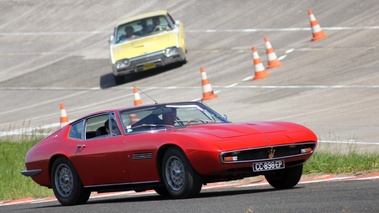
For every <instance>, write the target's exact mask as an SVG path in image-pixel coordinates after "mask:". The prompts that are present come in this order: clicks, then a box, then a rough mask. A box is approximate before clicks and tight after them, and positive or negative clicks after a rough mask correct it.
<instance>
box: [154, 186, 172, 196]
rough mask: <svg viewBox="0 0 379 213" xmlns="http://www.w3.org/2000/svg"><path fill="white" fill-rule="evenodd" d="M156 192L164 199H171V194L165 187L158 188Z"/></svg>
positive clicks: (155, 189)
mask: <svg viewBox="0 0 379 213" xmlns="http://www.w3.org/2000/svg"><path fill="white" fill-rule="evenodd" d="M154 191H155V192H156V193H157V194H159V195H160V196H162V197H170V194H169V193H168V191H167V189H166V187H165V186H159V187H156V188H154Z"/></svg>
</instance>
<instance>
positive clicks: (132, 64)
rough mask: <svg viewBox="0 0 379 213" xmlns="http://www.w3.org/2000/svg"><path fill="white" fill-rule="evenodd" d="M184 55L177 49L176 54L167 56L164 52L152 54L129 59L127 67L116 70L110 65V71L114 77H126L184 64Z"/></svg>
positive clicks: (115, 67)
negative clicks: (174, 64)
mask: <svg viewBox="0 0 379 213" xmlns="http://www.w3.org/2000/svg"><path fill="white" fill-rule="evenodd" d="M185 60H186V55H185V53H184V51H183V50H182V48H178V52H177V54H173V55H170V56H167V55H166V54H165V50H160V51H157V52H154V53H150V54H145V55H142V56H138V57H135V58H131V59H129V66H128V67H125V68H118V67H117V66H116V64H115V63H114V64H112V71H113V74H114V75H115V76H121V75H127V74H130V73H136V72H142V71H146V70H150V69H153V68H157V67H163V66H166V65H169V64H173V63H177V62H184V61H185Z"/></svg>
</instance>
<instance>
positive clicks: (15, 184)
mask: <svg viewBox="0 0 379 213" xmlns="http://www.w3.org/2000/svg"><path fill="white" fill-rule="evenodd" d="M41 139H42V137H39V136H26V137H23V138H21V139H20V140H18V141H19V142H14V140H7V141H4V140H2V141H0V201H4V200H12V199H18V198H25V197H33V198H40V197H53V196H54V195H53V191H52V190H51V189H48V188H46V187H42V186H39V185H38V184H36V183H35V182H33V180H32V179H31V178H29V177H25V176H23V175H21V173H20V172H21V171H22V170H24V169H25V164H24V162H25V155H26V152H27V151H28V150H29V149H30V148H31V147H32V146H33V145H34V144H36V143H37V142H38V141H40V140H41ZM328 150H329V149H326V150H319V151H316V153H315V154H314V155H313V156H312V157H311V159H310V160H309V161H308V162H307V163H306V164H305V166H304V172H303V173H304V174H314V173H322V174H341V173H343V174H359V173H367V172H378V171H379V155H378V154H377V153H371V154H367V153H364V154H362V153H358V152H357V151H355V150H354V149H350V150H348V151H347V152H343V153H342V152H341V153H339V152H335V151H334V152H331V151H328Z"/></svg>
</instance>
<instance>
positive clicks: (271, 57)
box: [264, 36, 283, 69]
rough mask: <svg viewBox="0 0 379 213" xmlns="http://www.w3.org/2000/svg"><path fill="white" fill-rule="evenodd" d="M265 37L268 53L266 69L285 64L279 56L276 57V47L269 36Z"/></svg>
mask: <svg viewBox="0 0 379 213" xmlns="http://www.w3.org/2000/svg"><path fill="white" fill-rule="evenodd" d="M264 39H265V43H266V54H267V64H268V66H267V67H266V69H271V68H274V67H279V66H282V65H283V64H282V62H280V61H279V59H278V57H276V54H275V52H274V48H272V46H271V43H270V41H269V40H268V37H267V36H265V37H264Z"/></svg>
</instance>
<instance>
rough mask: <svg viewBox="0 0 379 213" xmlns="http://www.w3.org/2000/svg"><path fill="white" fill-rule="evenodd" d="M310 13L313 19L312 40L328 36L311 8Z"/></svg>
mask: <svg viewBox="0 0 379 213" xmlns="http://www.w3.org/2000/svg"><path fill="white" fill-rule="evenodd" d="M308 15H309V19H310V21H311V28H312V35H313V38H312V41H317V40H320V39H323V38H326V37H327V36H328V35H327V34H326V33H324V31H322V29H321V27H320V25H319V24H318V21H317V20H316V17H315V16H314V15H313V13H312V10H311V9H309V10H308Z"/></svg>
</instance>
